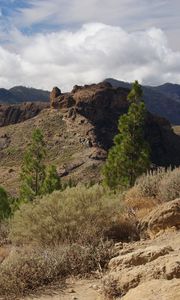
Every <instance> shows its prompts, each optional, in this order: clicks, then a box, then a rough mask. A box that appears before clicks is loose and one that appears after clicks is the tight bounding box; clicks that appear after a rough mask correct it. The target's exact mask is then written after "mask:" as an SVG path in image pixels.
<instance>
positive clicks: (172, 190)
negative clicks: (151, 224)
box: [157, 168, 180, 201]
mask: <svg viewBox="0 0 180 300" xmlns="http://www.w3.org/2000/svg"><path fill="white" fill-rule="evenodd" d="M157 197H158V198H159V199H161V200H162V201H171V200H175V199H176V198H180V168H176V169H174V170H173V171H171V172H168V173H167V174H166V175H165V176H164V177H163V178H162V180H161V181H160V182H159V192H158V195H157Z"/></svg>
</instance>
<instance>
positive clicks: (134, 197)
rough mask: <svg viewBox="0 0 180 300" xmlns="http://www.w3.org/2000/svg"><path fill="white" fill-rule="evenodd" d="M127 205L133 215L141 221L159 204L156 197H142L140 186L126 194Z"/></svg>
mask: <svg viewBox="0 0 180 300" xmlns="http://www.w3.org/2000/svg"><path fill="white" fill-rule="evenodd" d="M125 204H126V206H127V207H128V209H129V210H130V211H131V213H132V215H133V214H134V216H135V217H136V218H137V219H138V220H140V219H142V218H143V217H144V216H145V215H146V214H148V213H149V212H150V211H151V210H152V209H154V208H155V207H156V205H158V204H159V201H158V200H157V199H155V198H154V197H145V196H142V195H141V193H140V192H139V189H138V186H134V187H133V188H131V189H130V190H128V191H127V193H126V194H125Z"/></svg>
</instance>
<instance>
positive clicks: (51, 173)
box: [42, 165, 62, 194]
mask: <svg viewBox="0 0 180 300" xmlns="http://www.w3.org/2000/svg"><path fill="white" fill-rule="evenodd" d="M61 188H62V186H61V181H60V178H59V176H58V173H57V170H56V167H55V166H54V165H51V166H49V167H48V168H47V169H46V176H45V179H44V182H43V186H42V194H51V193H52V192H53V191H55V190H60V189H61Z"/></svg>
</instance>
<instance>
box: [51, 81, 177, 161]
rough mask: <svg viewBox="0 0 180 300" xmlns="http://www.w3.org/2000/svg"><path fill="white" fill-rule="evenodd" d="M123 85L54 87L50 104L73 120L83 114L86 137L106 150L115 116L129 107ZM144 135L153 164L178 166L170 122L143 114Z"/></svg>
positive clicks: (175, 144) (113, 130) (117, 116)
mask: <svg viewBox="0 0 180 300" xmlns="http://www.w3.org/2000/svg"><path fill="white" fill-rule="evenodd" d="M128 93H129V90H128V89H126V88H113V87H112V86H111V84H110V83H108V82H102V83H99V84H91V85H85V86H83V87H82V86H77V85H76V86H74V88H73V90H72V92H70V93H65V94H61V92H60V90H59V89H58V88H53V91H52V92H51V97H50V101H51V107H54V108H59V109H60V110H61V111H62V112H65V113H67V116H68V118H71V119H72V121H74V120H75V118H76V116H77V115H81V116H83V117H84V118H85V119H84V120H85V123H86V122H89V123H90V124H91V125H92V130H91V131H89V139H90V140H91V144H92V145H94V146H95V147H98V148H102V149H103V150H105V151H107V150H108V149H109V148H110V147H111V146H112V144H113V137H114V135H115V134H116V133H117V123H118V119H119V116H121V115H122V114H124V113H126V112H127V110H128V107H129V102H128V101H127V95H128ZM145 138H146V139H147V140H148V142H149V143H150V146H151V150H152V151H151V159H152V162H153V163H154V164H157V165H166V166H168V165H170V164H171V165H179V164H180V158H179V155H178V154H177V153H178V152H179V151H180V138H179V137H178V136H176V135H175V134H174V133H173V131H172V129H171V126H170V123H169V122H168V121H167V120H166V119H164V118H160V117H157V116H154V115H152V114H151V113H148V114H147V118H146V127H145Z"/></svg>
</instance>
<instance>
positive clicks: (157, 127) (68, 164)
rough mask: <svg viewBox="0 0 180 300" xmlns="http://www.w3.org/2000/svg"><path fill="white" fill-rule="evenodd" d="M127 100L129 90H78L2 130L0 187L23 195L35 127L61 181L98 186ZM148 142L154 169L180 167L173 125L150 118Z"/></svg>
mask: <svg viewBox="0 0 180 300" xmlns="http://www.w3.org/2000/svg"><path fill="white" fill-rule="evenodd" d="M127 94H128V90H127V89H124V88H118V89H116V88H112V87H111V85H109V84H107V83H106V84H105V83H100V84H94V85H89V86H87V85H86V86H84V87H77V86H76V87H75V88H74V89H73V91H72V92H71V93H66V94H60V95H58V96H57V95H56V96H57V97H55V98H53V99H52V97H51V99H52V102H51V106H52V108H51V109H48V108H47V109H44V110H41V112H40V113H39V114H37V115H36V116H35V117H33V118H30V119H28V120H26V121H24V122H20V123H19V124H14V125H8V126H4V127H1V128H0V185H3V186H4V187H5V188H7V190H8V191H10V192H11V193H13V194H17V193H18V183H19V171H20V165H21V163H22V157H23V153H24V150H25V148H26V146H27V144H28V142H29V140H30V138H31V134H32V131H33V129H34V128H36V127H39V128H41V129H42V131H43V133H44V136H45V141H46V144H47V150H48V151H47V153H48V156H47V161H48V163H53V164H55V165H56V166H57V168H58V172H59V175H60V176H61V177H62V180H68V179H69V178H72V179H73V180H75V181H76V182H79V181H82V182H90V181H93V182H94V181H95V182H96V181H99V180H100V176H99V173H100V168H101V165H102V163H103V161H104V159H105V158H106V156H107V151H108V149H109V148H110V147H111V145H112V144H113V137H114V135H115V134H116V133H117V121H118V118H119V116H120V115H122V114H124V113H125V112H126V111H127V109H128V105H129V104H128V102H127V100H126V98H127ZM52 95H53V93H52V94H51V96H52ZM53 107H56V108H53ZM146 139H147V140H148V141H149V143H150V145H151V149H152V153H151V159H152V162H153V163H154V164H156V165H164V166H168V165H170V164H171V165H180V159H179V155H178V153H179V151H180V138H179V137H178V135H176V134H174V132H173V131H172V129H171V127H170V124H169V122H168V121H166V120H165V119H163V118H157V117H154V116H153V115H151V114H148V116H147V120H146Z"/></svg>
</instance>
